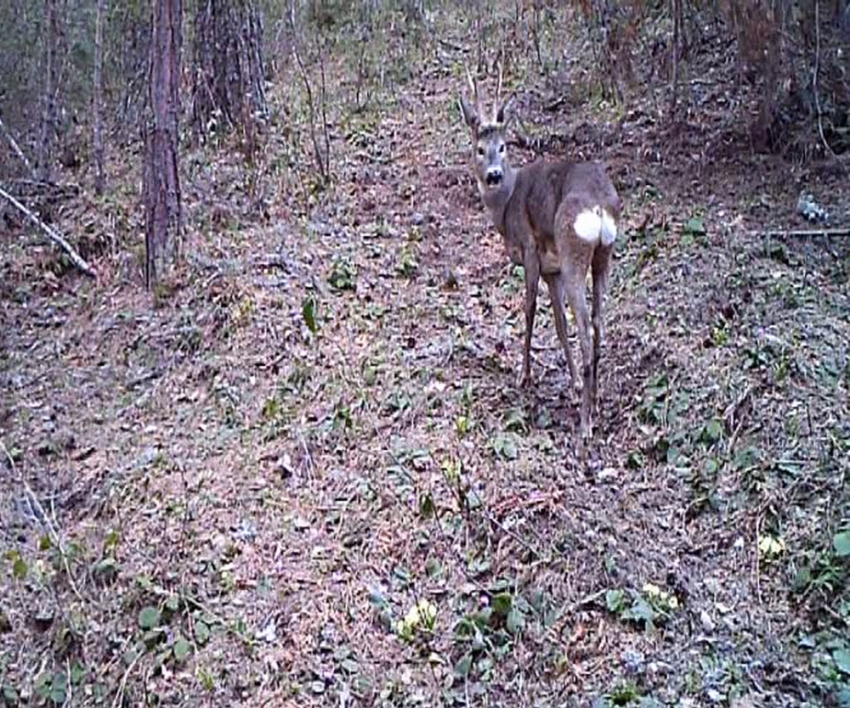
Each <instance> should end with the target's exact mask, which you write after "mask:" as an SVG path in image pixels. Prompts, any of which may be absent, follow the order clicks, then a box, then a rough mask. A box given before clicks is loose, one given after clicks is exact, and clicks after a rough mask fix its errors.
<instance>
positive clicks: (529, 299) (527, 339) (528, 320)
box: [519, 258, 540, 387]
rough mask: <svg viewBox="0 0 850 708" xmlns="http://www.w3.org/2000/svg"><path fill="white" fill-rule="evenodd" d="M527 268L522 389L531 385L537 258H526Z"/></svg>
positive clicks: (520, 383) (525, 265) (537, 283)
mask: <svg viewBox="0 0 850 708" xmlns="http://www.w3.org/2000/svg"><path fill="white" fill-rule="evenodd" d="M523 266H524V268H525V336H524V338H523V346H522V372H521V373H520V377H519V385H520V386H521V387H525V386H528V385H529V384H531V335H532V333H533V332H534V315H535V313H536V312H537V289H538V286H539V281H540V265H539V264H538V263H537V259H536V258H526V259H525V262H524V263H523Z"/></svg>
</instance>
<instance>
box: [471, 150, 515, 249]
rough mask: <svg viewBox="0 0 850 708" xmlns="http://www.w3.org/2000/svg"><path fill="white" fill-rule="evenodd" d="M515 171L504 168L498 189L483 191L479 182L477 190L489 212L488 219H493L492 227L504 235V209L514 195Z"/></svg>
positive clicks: (509, 167)
mask: <svg viewBox="0 0 850 708" xmlns="http://www.w3.org/2000/svg"><path fill="white" fill-rule="evenodd" d="M516 176H517V170H515V169H514V168H513V167H511V166H510V165H506V166H505V176H504V179H503V180H502V184H501V186H500V187H499V188H498V189H485V188H484V186H483V185H482V184H481V183H480V182H479V185H478V189H479V191H480V192H481V198H482V200H483V201H484V206H486V207H487V210H488V211H489V212H490V217H491V218H492V219H493V226H495V227H496V230H497V231H498V232H499V233H501V234H502V235H504V232H505V207H506V206H507V205H508V202H509V201H510V199H511V196H512V195H513V193H514V187H515V186H516Z"/></svg>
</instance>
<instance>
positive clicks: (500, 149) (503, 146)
mask: <svg viewBox="0 0 850 708" xmlns="http://www.w3.org/2000/svg"><path fill="white" fill-rule="evenodd" d="M504 151H505V145H504V143H502V144H501V145H499V152H500V153H502V152H504Z"/></svg>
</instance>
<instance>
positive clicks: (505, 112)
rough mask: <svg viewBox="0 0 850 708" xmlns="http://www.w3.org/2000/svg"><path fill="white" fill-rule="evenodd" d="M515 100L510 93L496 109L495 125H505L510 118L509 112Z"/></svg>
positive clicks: (513, 94) (514, 96)
mask: <svg viewBox="0 0 850 708" xmlns="http://www.w3.org/2000/svg"><path fill="white" fill-rule="evenodd" d="M515 100H516V94H515V93H512V94H511V95H510V96H508V97H507V98H506V99H505V101H504V102H503V103H502V105H501V106H498V107H497V108H496V115H495V118H496V123H498V124H499V125H505V124H506V123H507V122H508V120H509V119H510V117H511V112H512V109H513V107H514V101H515Z"/></svg>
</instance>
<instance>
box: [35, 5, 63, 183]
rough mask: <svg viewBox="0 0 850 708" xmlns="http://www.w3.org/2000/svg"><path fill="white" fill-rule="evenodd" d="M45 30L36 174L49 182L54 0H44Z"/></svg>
mask: <svg viewBox="0 0 850 708" xmlns="http://www.w3.org/2000/svg"><path fill="white" fill-rule="evenodd" d="M45 14H46V20H47V22H46V30H45V35H46V36H45V43H46V48H45V67H44V107H43V111H42V116H41V140H40V141H39V145H38V176H39V179H41V180H42V181H44V182H49V181H50V179H51V177H52V173H53V170H52V168H51V166H52V163H53V137H54V134H55V132H56V93H55V91H56V88H55V86H54V84H55V83H56V77H55V74H56V42H57V40H58V34H59V31H58V26H57V17H56V0H46V3H45Z"/></svg>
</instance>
